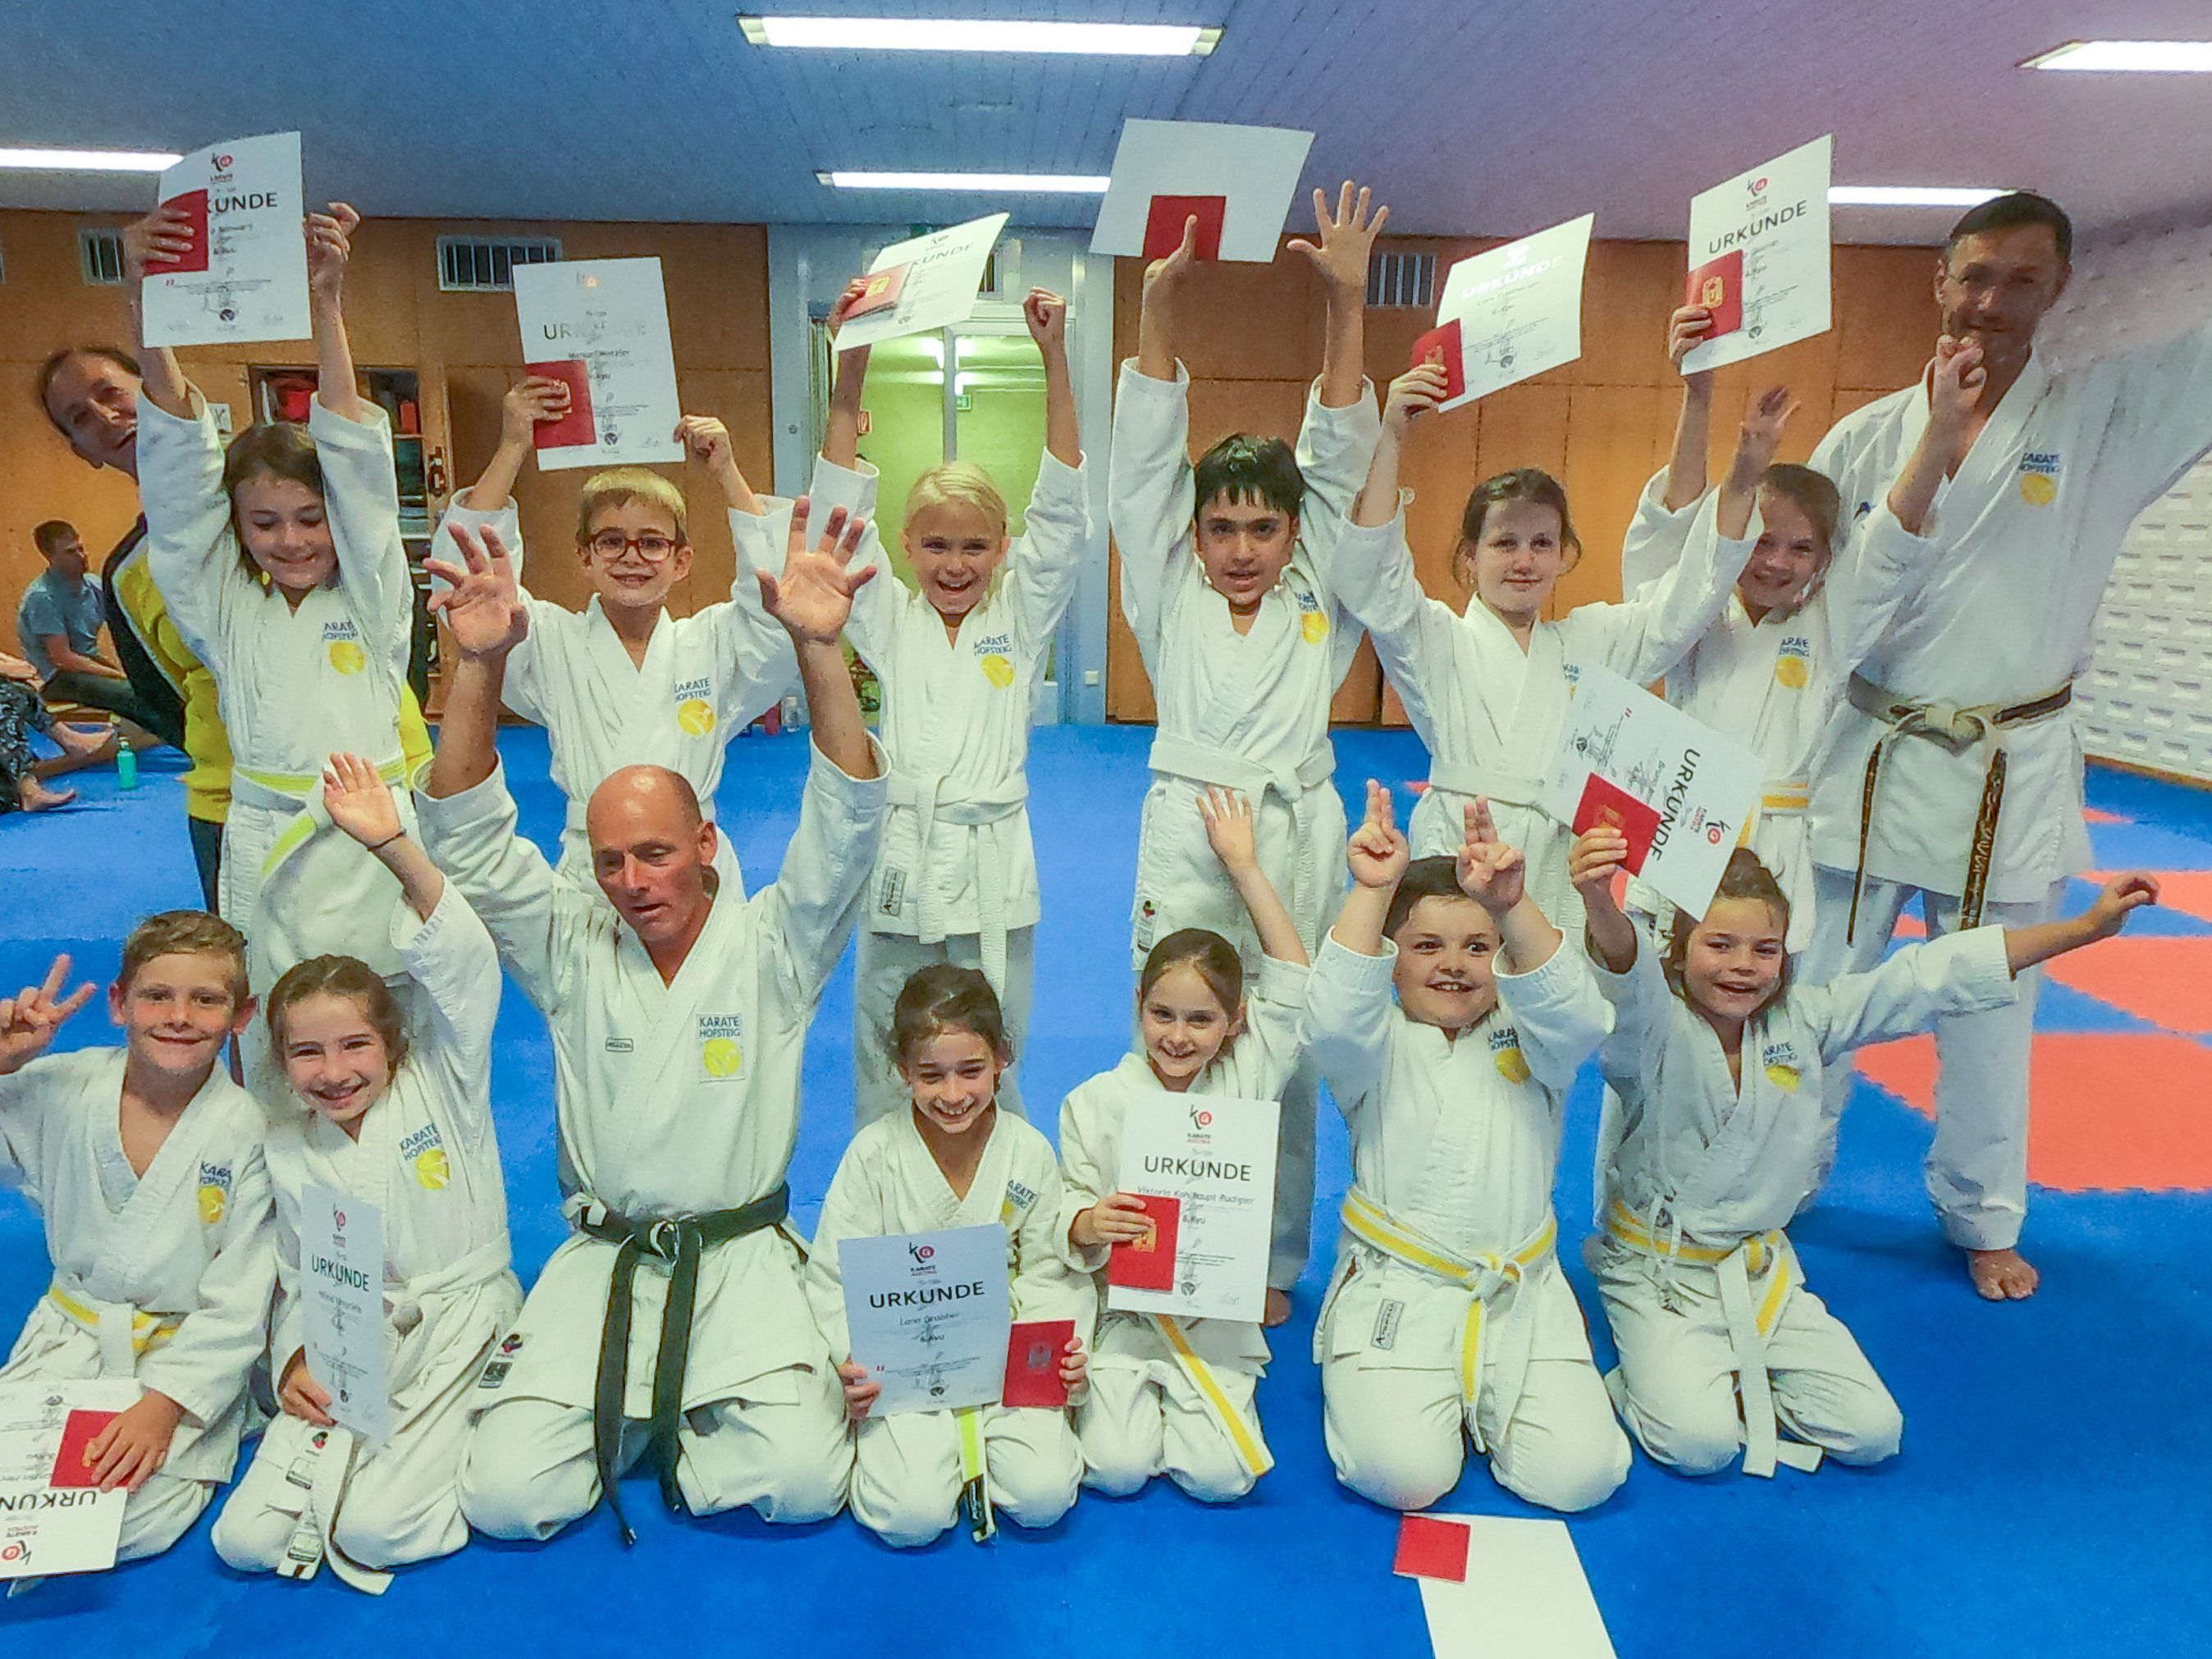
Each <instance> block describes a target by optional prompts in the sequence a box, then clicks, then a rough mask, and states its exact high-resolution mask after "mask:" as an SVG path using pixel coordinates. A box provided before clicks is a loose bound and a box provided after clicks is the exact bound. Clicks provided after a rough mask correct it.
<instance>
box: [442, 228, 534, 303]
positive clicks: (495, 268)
mask: <svg viewBox="0 0 2212 1659" xmlns="http://www.w3.org/2000/svg"><path fill="white" fill-rule="evenodd" d="M560 257H561V242H560V239H559V238H558V237H553V236H441V237H440V238H439V239H438V286H439V287H440V288H441V289H444V290H445V291H446V292H447V293H448V294H512V293H513V291H514V268H515V266H517V265H543V264H552V263H553V262H554V261H555V260H556V259H558V258H560Z"/></svg>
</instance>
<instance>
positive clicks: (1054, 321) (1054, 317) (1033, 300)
mask: <svg viewBox="0 0 2212 1659" xmlns="http://www.w3.org/2000/svg"><path fill="white" fill-rule="evenodd" d="M1022 320H1023V321H1024V323H1027V324H1028V325H1029V330H1030V338H1031V339H1032V340H1035V341H1036V343H1037V349H1038V350H1039V351H1041V352H1042V353H1043V354H1044V355H1045V356H1046V357H1047V358H1048V359H1049V358H1052V357H1055V356H1060V357H1064V356H1066V355H1067V301H1065V300H1063V299H1061V298H1060V295H1057V294H1054V292H1053V291H1052V290H1051V289H1045V288H1033V289H1030V294H1029V298H1027V299H1026V300H1024V301H1022Z"/></svg>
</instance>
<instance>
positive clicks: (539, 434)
mask: <svg viewBox="0 0 2212 1659" xmlns="http://www.w3.org/2000/svg"><path fill="white" fill-rule="evenodd" d="M522 372H523V373H524V374H537V375H542V376H543V377H544V378H545V379H546V380H558V381H560V382H561V383H562V385H563V386H567V387H568V413H567V414H566V415H563V416H562V417H561V418H560V419H559V420H557V421H540V422H538V425H537V426H536V428H533V429H532V432H531V435H530V441H531V442H532V445H534V446H535V447H538V448H539V449H573V448H574V447H576V446H577V445H579V444H595V443H597V442H599V425H598V423H597V422H594V421H593V420H592V377H591V374H590V373H589V372H588V371H587V370H586V368H584V360H583V359H582V358H580V357H564V358H562V359H561V360H560V361H559V362H550V363H525V364H523V366H522Z"/></svg>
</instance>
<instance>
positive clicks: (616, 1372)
mask: <svg viewBox="0 0 2212 1659" xmlns="http://www.w3.org/2000/svg"><path fill="white" fill-rule="evenodd" d="M594 1211H597V1213H596V1214H595V1213H594ZM790 1213H791V1187H790V1183H788V1182H786V1183H785V1184H784V1185H782V1186H780V1187H778V1188H776V1189H775V1191H774V1192H772V1193H770V1194H769V1195H768V1196H767V1197H766V1198H763V1199H757V1200H754V1201H753V1202H752V1203H750V1204H747V1205H744V1206H740V1207H739V1208H738V1209H734V1210H709V1211H708V1212H705V1213H704V1214H702V1215H671V1216H656V1217H653V1218H650V1219H648V1220H643V1221H633V1220H631V1219H630V1218H629V1217H627V1216H619V1215H617V1214H615V1213H614V1212H611V1211H608V1210H602V1209H599V1206H587V1207H586V1210H585V1212H584V1213H583V1214H582V1215H580V1216H579V1217H578V1218H577V1223H576V1225H578V1226H579V1227H580V1228H581V1229H582V1230H583V1231H586V1232H587V1233H589V1234H590V1235H591V1236H592V1237H593V1238H600V1239H605V1241H606V1242H607V1243H610V1244H612V1245H614V1246H616V1249H615V1262H614V1269H613V1272H612V1273H611V1274H610V1275H609V1277H608V1279H607V1316H606V1322H605V1325H603V1326H602V1327H601V1328H600V1331H599V1385H598V1389H597V1390H596V1392H595V1393H594V1395H593V1396H592V1456H593V1458H594V1460H595V1461H596V1462H598V1464H599V1492H600V1495H601V1496H602V1497H604V1498H605V1499H606V1500H607V1507H608V1508H610V1509H611V1510H614V1512H615V1524H616V1525H617V1526H618V1527H619V1528H621V1529H622V1541H623V1543H625V1544H634V1543H635V1542H636V1541H637V1534H636V1533H635V1532H634V1531H633V1530H631V1528H630V1524H629V1519H628V1517H626V1516H624V1515H623V1508H622V1499H621V1498H620V1497H618V1496H617V1493H616V1491H615V1477H616V1475H617V1467H616V1466H617V1463H618V1462H620V1459H621V1454H622V1431H623V1401H624V1399H625V1397H626V1395H628V1392H629V1316H630V1288H631V1285H633V1284H634V1283H635V1280H636V1278H637V1267H638V1261H639V1259H640V1257H641V1256H642V1255H645V1254H646V1253H647V1251H650V1252H652V1254H653V1255H655V1256H657V1257H659V1259H660V1260H661V1261H665V1262H666V1263H667V1264H668V1300H667V1302H666V1303H665V1304H664V1305H663V1306H662V1308H661V1311H660V1355H659V1360H658V1361H657V1362H656V1364H655V1365H654V1368H653V1417H652V1419H651V1420H652V1438H651V1439H650V1440H649V1441H648V1442H647V1447H646V1456H647V1459H648V1460H649V1461H650V1462H652V1464H653V1468H654V1469H655V1470H656V1471H658V1473H659V1476H660V1497H661V1501H662V1502H664V1503H665V1504H667V1505H668V1507H669V1508H671V1510H681V1509H683V1507H684V1497H683V1493H682V1492H681V1491H680V1490H679V1489H678V1486H677V1484H676V1431H677V1426H678V1425H679V1424H680V1423H682V1421H683V1420H684V1368H685V1366H686V1365H687V1364H689V1363H690V1358H691V1315H692V1312H693V1310H694V1309H695V1308H696V1306H697V1304H698V1300H699V1258H700V1256H701V1255H702V1253H703V1252H704V1251H705V1249H706V1248H707V1246H708V1245H709V1244H721V1243H727V1242H728V1241H729V1240H731V1239H733V1238H743V1237H745V1235H746V1234H748V1233H757V1232H760V1231H764V1230H765V1229H767V1228H769V1227H775V1226H780V1225H782V1222H783V1219H784V1218H785V1217H786V1216H787V1215H789V1214H790Z"/></svg>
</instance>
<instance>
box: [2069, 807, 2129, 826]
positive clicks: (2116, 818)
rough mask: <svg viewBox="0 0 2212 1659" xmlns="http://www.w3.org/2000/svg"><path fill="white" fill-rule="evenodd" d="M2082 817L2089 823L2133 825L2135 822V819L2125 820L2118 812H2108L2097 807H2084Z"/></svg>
mask: <svg viewBox="0 0 2212 1659" xmlns="http://www.w3.org/2000/svg"><path fill="white" fill-rule="evenodd" d="M2081 817H2082V820H2083V821H2084V822H2085V823H2134V822H2135V820H2134V819H2133V818H2124V817H2121V816H2120V815H2119V814H2118V812H2107V811H2104V810H2103V809H2102V808H2100V807H2095V806H2085V807H2083V808H2082V809H2081Z"/></svg>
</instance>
